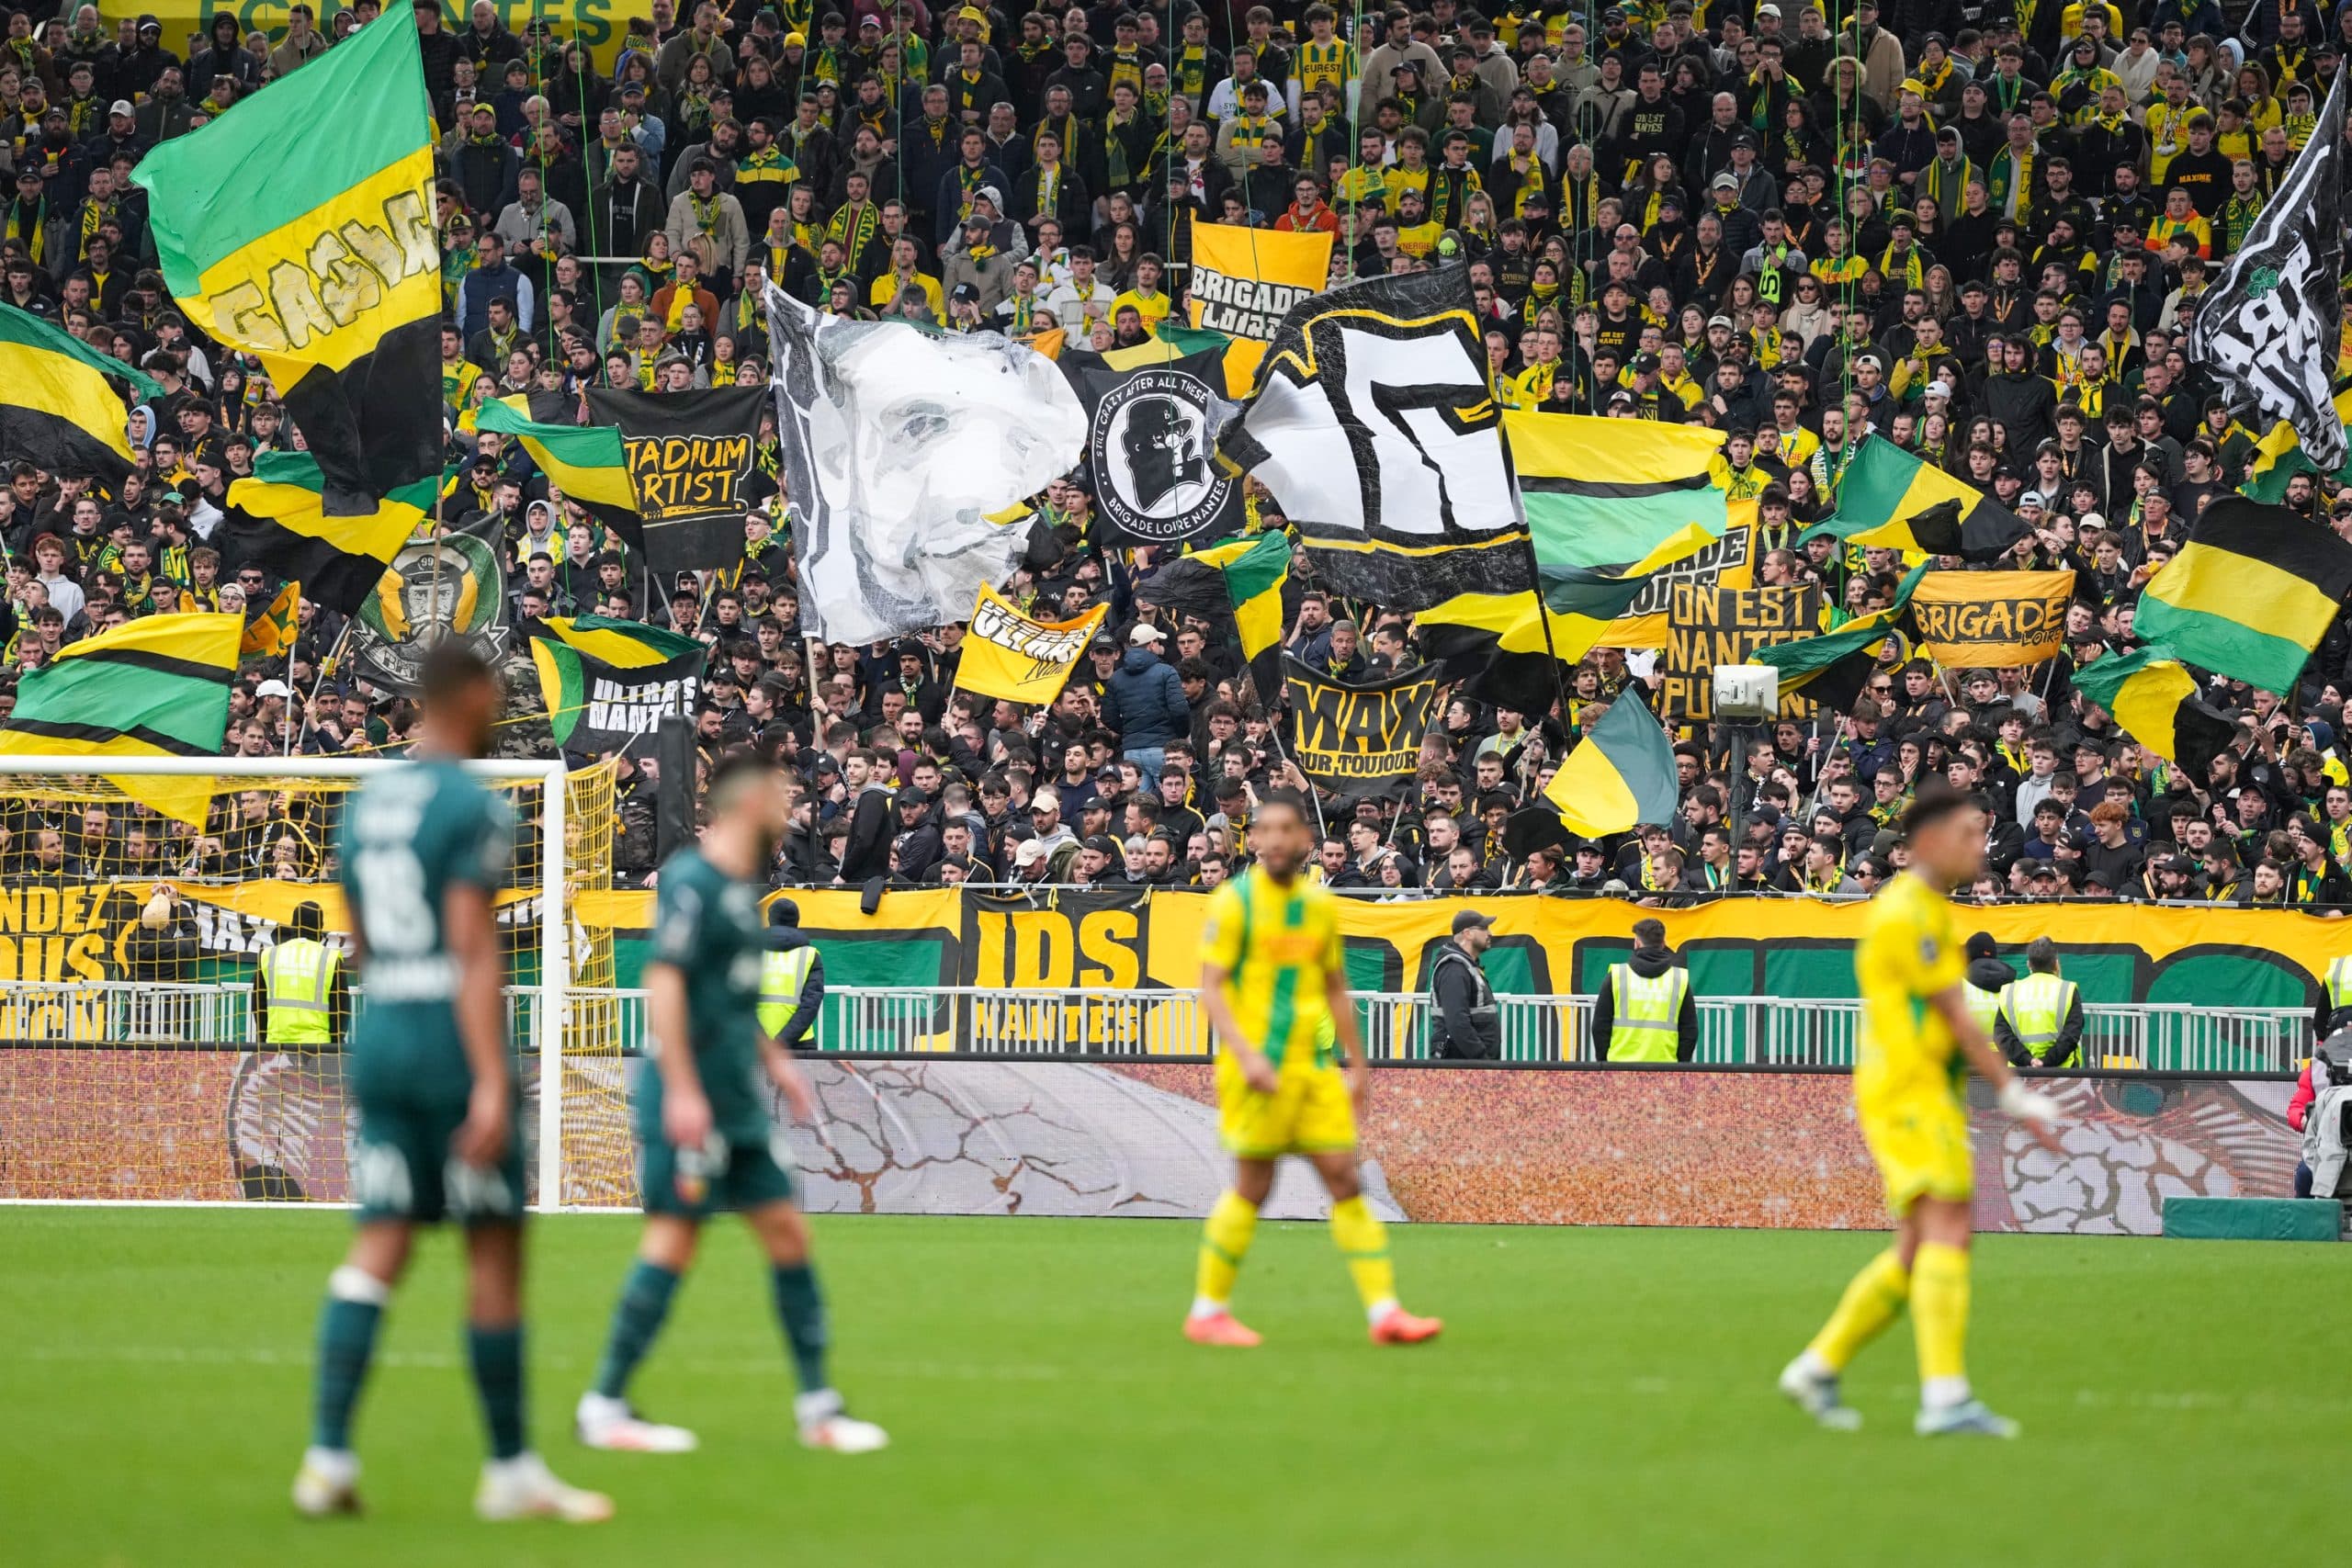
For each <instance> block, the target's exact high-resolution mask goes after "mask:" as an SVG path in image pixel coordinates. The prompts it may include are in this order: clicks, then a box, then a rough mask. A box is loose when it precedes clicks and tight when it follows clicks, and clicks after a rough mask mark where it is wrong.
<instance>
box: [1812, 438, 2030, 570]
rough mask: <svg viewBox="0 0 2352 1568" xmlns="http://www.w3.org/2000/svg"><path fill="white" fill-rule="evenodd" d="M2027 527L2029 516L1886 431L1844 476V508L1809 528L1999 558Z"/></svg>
mask: <svg viewBox="0 0 2352 1568" xmlns="http://www.w3.org/2000/svg"><path fill="white" fill-rule="evenodd" d="M2024 532H2025V519H2023V518H2022V517H2019V516H2018V514H2017V513H2014V512H2011V511H2010V510H2009V509H2008V508H2007V507H2006V506H2003V505H2002V504H2001V503H2000V502H1997V501H1995V500H1994V499H1993V498H1992V497H1991V496H1989V495H1986V494H1985V492H1984V491H1981V490H1978V489H1976V488H1975V487H1974V486H1973V485H1967V484H1962V482H1961V481H1960V480H1958V479H1954V478H1952V477H1951V475H1950V474H1948V473H1945V472H1944V471H1943V470H1942V469H1941V468H1937V467H1936V466H1935V465H1934V464H1933V463H1923V462H1921V461H1920V460H1919V459H1918V458H1917V457H1913V456H1911V454H1910V453H1908V452H1905V450H1904V449H1903V448H1902V447H1900V446H1896V445H1895V444H1894V442H1892V441H1889V440H1887V439H1886V438H1885V437H1884V436H1883V435H1872V436H1871V437H1869V438H1868V439H1867V440H1865V441H1864V442H1863V443H1862V449H1861V450H1860V452H1857V453H1856V454H1855V455H1854V460H1853V462H1852V463H1851V464H1849V465H1848V467H1847V469H1846V473H1845V476H1844V477H1843V478H1842V479H1839V480H1838V511H1837V513H1836V514H1835V515H1834V516H1832V517H1830V518H1829V519H1828V520H1827V521H1826V522H1822V523H1816V524H1815V525H1813V526H1812V527H1811V528H1808V529H1806V530H1805V532H1804V537H1805V538H1808V539H1809V538H1811V537H1813V536H1815V535H1816V534H1827V535H1829V536H1832V537H1834V538H1838V539H1843V540H1845V541H1846V542H1847V543H1848V544H1849V545H1875V546H1878V547H1882V548H1885V549H1896V550H1901V551H1903V552H1904V553H1905V555H1917V554H1919V553H1921V552H1925V553H1926V554H1928V555H1931V556H1958V557H1959V558H1961V559H1962V560H1965V561H1989V560H1997V559H1999V558H2000V557H2001V554H2002V552H2003V551H2005V550H2007V548H2008V547H2010V546H2011V545H2014V544H2016V543H2017V542H2018V536H2019V535H2021V534H2023V533H2024Z"/></svg>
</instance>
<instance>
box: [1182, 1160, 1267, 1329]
mask: <svg viewBox="0 0 2352 1568" xmlns="http://www.w3.org/2000/svg"><path fill="white" fill-rule="evenodd" d="M1257 1234H1258V1205H1257V1204H1255V1203H1252V1202H1251V1201H1250V1200H1249V1199H1247V1198H1244V1197H1243V1196H1242V1195H1241V1194H1240V1193H1238V1192H1236V1191H1233V1190H1231V1189H1229V1188H1228V1189H1227V1190H1226V1191H1224V1192H1223V1193H1221V1194H1219V1195H1218V1197H1217V1201H1216V1207H1214V1208H1212V1209H1210V1210H1209V1217H1208V1223H1207V1224H1204V1225H1203V1226H1202V1227H1201V1266H1200V1270H1199V1274H1198V1276H1197V1282H1196V1283H1195V1284H1194V1286H1193V1294H1194V1295H1196V1296H1198V1297H1199V1298H1200V1299H1201V1300H1203V1301H1208V1302H1215V1303H1217V1304H1218V1305H1219V1306H1222V1305H1224V1304H1225V1303H1227V1302H1229V1301H1231V1300H1232V1299H1233V1280H1234V1276H1235V1275H1237V1274H1238V1273H1240V1272H1241V1260H1242V1258H1245V1257H1247V1256H1249V1252H1250V1237H1251V1236H1253V1235H1257Z"/></svg>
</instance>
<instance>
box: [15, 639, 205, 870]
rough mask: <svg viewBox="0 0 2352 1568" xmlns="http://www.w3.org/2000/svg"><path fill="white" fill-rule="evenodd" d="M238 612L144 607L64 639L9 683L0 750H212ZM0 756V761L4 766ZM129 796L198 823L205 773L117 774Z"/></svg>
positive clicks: (124, 753) (196, 753)
mask: <svg viewBox="0 0 2352 1568" xmlns="http://www.w3.org/2000/svg"><path fill="white" fill-rule="evenodd" d="M244 631H245V624H244V617H243V616H242V615H214V614H199V615H150V616H148V617H147V618H146V619H144V620H138V621H132V622H131V623H130V624H129V625H128V626H118V627H117V628H116V629H114V630H113V631H110V632H102V633H100V634H99V635H98V636H96V637H85V638H84V639H83V640H82V641H80V642H75V643H68V644H67V645H66V646H65V647H63V648H62V649H59V650H58V653H57V657H56V658H55V659H54V660H51V661H50V663H49V664H47V665H46V666H44V667H43V668H41V669H39V670H34V671H28V672H27V673H26V675H25V676H24V678H23V679H22V680H21V681H20V682H17V709H16V712H15V713H13V714H11V715H10V716H9V717H8V721H7V723H6V725H5V726H0V759H5V758H7V757H27V756H69V757H211V756H218V755H219V754H220V742H221V739H222V738H223V737H224V736H225V735H226V734H227V733H228V728H229V682H230V681H231V680H232V678H233V677H234V676H235V675H236V673H237V652H238V647H239V645H240V643H241V642H242V641H243V637H244ZM5 769H6V762H5V761H0V771H5ZM113 782H114V783H115V784H117V785H118V786H119V788H120V789H121V790H122V792H123V794H125V795H129V796H130V798H132V799H133V800H137V801H140V802H141V803H143V804H145V805H147V806H150V807H153V808H154V809H155V810H157V811H160V812H162V813H163V814H164V816H166V817H171V818H176V819H177V820H179V821H182V822H188V823H193V824H196V825H197V826H199V827H200V826H202V825H203V822H204V818H205V812H206V808H207V806H208V803H209V801H210V799H211V794H212V782H211V781H210V780H209V779H207V778H201V777H187V778H179V777H164V776H161V775H152V774H122V775H119V776H117V777H115V779H114V781H113Z"/></svg>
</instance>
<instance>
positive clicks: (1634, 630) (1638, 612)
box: [1601, 501, 1762, 648]
mask: <svg viewBox="0 0 2352 1568" xmlns="http://www.w3.org/2000/svg"><path fill="white" fill-rule="evenodd" d="M1761 553H1762V552H1761V551H1760V550H1758V548H1757V544H1756V502H1753V501H1735V502H1731V526H1730V527H1729V528H1727V529H1725V530H1724V536H1723V537H1722V538H1720V539H1717V540H1715V541H1714V542H1713V543H1712V544H1709V545H1703V546H1702V547H1700V548H1699V550H1698V552H1697V553H1696V554H1694V555H1690V556H1686V557H1684V558H1682V559H1680V560H1679V561H1676V562H1675V563H1674V564H1673V565H1671V566H1668V567H1664V568H1661V569H1660V570H1658V571H1657V573H1656V574H1655V575H1653V576H1652V577H1651V578H1650V580H1649V581H1648V582H1646V583H1645V584H1643V586H1642V592H1641V593H1640V594H1639V595H1638V596H1637V597H1636V598H1635V599H1634V607H1633V608H1632V609H1630V610H1628V611H1626V612H1625V613H1624V614H1623V615H1620V616H1618V617H1617V619H1616V620H1615V621H1613V622H1611V624H1610V627H1609V635H1608V636H1607V637H1604V638H1602V639H1601V645H1602V646H1603V647H1606V648H1664V647H1665V646H1666V645H1667V642H1668V638H1669V637H1671V636H1672V630H1671V620H1672V615H1671V612H1672V610H1673V608H1674V591H1675V589H1676V588H1677V587H1683V586H1687V587H1691V588H1696V589H1700V590H1702V591H1707V590H1713V589H1717V588H1752V587H1754V586H1755V585H1756V558H1757V557H1758V555H1760V554H1761Z"/></svg>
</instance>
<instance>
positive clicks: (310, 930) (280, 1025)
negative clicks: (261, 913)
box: [254, 900, 351, 1050]
mask: <svg viewBox="0 0 2352 1568" xmlns="http://www.w3.org/2000/svg"><path fill="white" fill-rule="evenodd" d="M325 931H326V915H325V912H324V911H323V910H322V909H321V908H319V907H318V905H316V904H314V903H311V902H309V901H307V900H306V901H304V902H302V903H300V904H298V905H296V906H295V907H294V913H293V915H292V917H291V918H290V919H288V921H287V922H286V924H285V926H284V927H283V928H282V929H281V930H280V931H278V934H277V942H275V943H274V944H272V946H271V947H270V949H269V951H268V952H266V953H263V954H262V955H261V962H260V964H258V965H257V966H256V967H255V968H254V1029H255V1031H256V1032H258V1033H259V1035H260V1037H261V1040H262V1043H264V1044H267V1045H285V1046H292V1047H295V1048H298V1049H307V1050H317V1049H319V1048H321V1047H322V1046H326V1045H331V1044H334V1043H335V1042H336V1041H338V1040H340V1039H342V1038H343V1035H344V1031H345V1027H346V1026H347V1025H348V1024H349V1022H350V1021H351V992H350V986H349V982H348V978H347V976H346V975H345V969H344V964H343V952H342V950H341V949H339V948H334V947H330V946H328V945H327V943H326V942H324V941H323V940H322V938H323V937H324V934H325Z"/></svg>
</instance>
